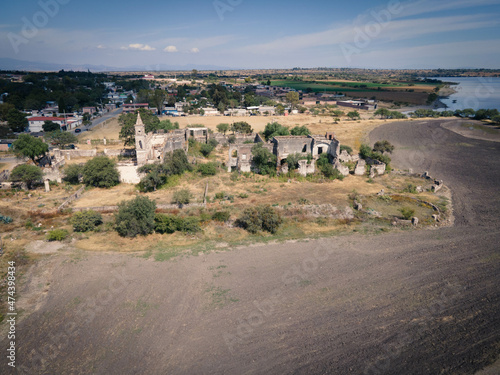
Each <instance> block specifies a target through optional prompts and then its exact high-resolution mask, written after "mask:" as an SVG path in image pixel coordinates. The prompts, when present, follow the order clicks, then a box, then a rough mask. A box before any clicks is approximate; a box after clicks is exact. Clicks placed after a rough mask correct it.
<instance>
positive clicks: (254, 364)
mask: <svg viewBox="0 0 500 375" xmlns="http://www.w3.org/2000/svg"><path fill="white" fill-rule="evenodd" d="M371 136H372V140H373V141H375V140H378V139H388V140H389V141H391V142H393V143H394V144H396V146H397V148H396V152H395V154H394V156H393V159H394V163H395V165H396V166H399V167H402V168H414V169H415V170H428V171H429V172H430V173H431V174H432V175H433V176H436V177H439V178H441V179H443V180H444V181H445V183H446V184H447V185H449V186H450V187H451V189H452V192H453V195H454V202H456V203H455V215H456V217H457V225H456V226H455V227H450V228H441V229H439V230H434V231H428V230H420V231H402V232H394V233H389V234H385V235H378V236H362V235H352V236H341V237H338V238H331V239H324V240H318V241H310V242H296V243H287V244H279V245H272V246H255V247H250V248H241V249H235V250H233V251H228V252H221V253H212V254H209V255H202V256H199V257H190V258H184V259H176V260H173V261H169V262H154V261H152V260H147V259H143V258H140V257H134V256H131V255H122V254H91V253H85V252H77V251H71V250H68V251H66V252H61V253H59V254H58V255H53V256H52V258H51V259H53V262H55V263H56V265H57V266H56V267H53V272H52V273H51V284H50V289H49V290H48V292H47V295H46V297H45V298H44V301H43V302H42V303H40V301H39V300H36V302H33V303H34V304H36V306H37V307H38V309H37V310H36V311H35V312H33V313H32V314H31V315H28V312H27V313H26V318H25V319H24V321H23V322H22V323H21V324H19V326H18V338H17V342H18V350H19V351H18V365H19V366H21V367H18V369H17V370H18V372H17V373H19V374H23V373H27V374H292V373H293V374H350V373H352V374H474V373H475V372H476V371H477V370H479V369H481V368H482V367H484V366H486V365H487V364H489V363H492V362H494V360H495V359H496V357H497V356H498V353H499V350H500V315H499V314H498V311H499V309H500V290H499V287H498V285H500V254H499V250H498V243H499V238H500V229H499V225H498V224H499V222H498V212H499V208H500V200H499V195H498V184H499V183H500V168H499V165H498V163H499V160H500V158H499V157H500V145H499V144H498V143H490V142H484V141H478V140H470V139H466V138H463V137H461V136H459V135H457V134H455V133H452V132H450V131H448V130H445V129H443V128H441V127H440V126H439V122H434V121H430V122H415V121H414V122H411V123H404V124H387V125H385V126H382V127H381V128H378V129H376V130H375V131H374V132H372V135H371ZM464 143H466V144H467V146H465V145H463V144H464ZM469 145H470V146H469ZM424 151H425V152H424ZM408 154H411V155H413V156H411V157H408V156H407V155H408ZM478 166H480V167H478ZM486 172H487V173H486ZM33 280H34V282H33V283H29V282H28V285H27V287H26V291H25V292H24V293H27V292H29V291H30V290H32V289H33V288H36V287H37V285H38V284H39V283H40V282H39V280H36V279H33ZM35 281H36V283H38V284H37V285H34V283H35ZM26 309H27V311H30V310H29V309H30V308H29V304H28V305H26ZM5 345H6V342H5V341H2V342H1V347H2V348H4V347H5ZM4 364H5V361H3V362H1V363H0V366H4ZM4 369H5V367H3V368H0V372H1V373H2V374H3V373H6V374H9V373H14V372H8V369H5V371H1V370H4Z"/></svg>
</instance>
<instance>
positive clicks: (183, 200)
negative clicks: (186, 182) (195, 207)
mask: <svg viewBox="0 0 500 375" xmlns="http://www.w3.org/2000/svg"><path fill="white" fill-rule="evenodd" d="M192 198H193V195H192V194H191V192H190V191H189V189H181V190H177V191H176V192H175V193H174V195H173V197H172V203H173V204H179V205H183V204H189V202H191V199H192Z"/></svg>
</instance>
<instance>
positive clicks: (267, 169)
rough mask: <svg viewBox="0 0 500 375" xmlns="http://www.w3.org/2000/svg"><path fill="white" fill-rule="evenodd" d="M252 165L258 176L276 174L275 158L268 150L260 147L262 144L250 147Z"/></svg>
mask: <svg viewBox="0 0 500 375" xmlns="http://www.w3.org/2000/svg"><path fill="white" fill-rule="evenodd" d="M252 155H253V163H254V165H255V167H256V168H257V169H258V170H259V172H260V174H263V175H266V174H268V175H273V174H275V173H276V156H275V155H274V154H273V153H272V152H270V151H269V150H268V149H266V148H264V147H262V143H258V144H257V145H255V146H253V147H252Z"/></svg>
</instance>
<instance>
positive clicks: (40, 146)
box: [12, 134, 49, 162]
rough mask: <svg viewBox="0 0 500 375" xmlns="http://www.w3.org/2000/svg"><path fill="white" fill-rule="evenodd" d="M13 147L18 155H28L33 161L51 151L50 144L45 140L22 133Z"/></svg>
mask: <svg viewBox="0 0 500 375" xmlns="http://www.w3.org/2000/svg"><path fill="white" fill-rule="evenodd" d="M12 148H13V151H14V153H15V154H16V156H17V157H28V158H30V159H31V160H33V162H35V161H36V159H38V158H40V157H42V156H44V155H45V154H46V153H47V152H48V151H49V146H48V145H47V144H46V143H45V142H43V141H42V140H41V139H40V138H35V137H33V136H31V135H29V134H21V135H20V136H19V138H18V139H17V140H16V141H15V142H14V143H13V144H12Z"/></svg>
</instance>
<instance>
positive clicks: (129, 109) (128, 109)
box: [123, 103, 149, 113]
mask: <svg viewBox="0 0 500 375" xmlns="http://www.w3.org/2000/svg"><path fill="white" fill-rule="evenodd" d="M141 108H143V109H149V104H148V103H131V104H124V105H123V113H133V112H135V111H137V110H138V109H141Z"/></svg>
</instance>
